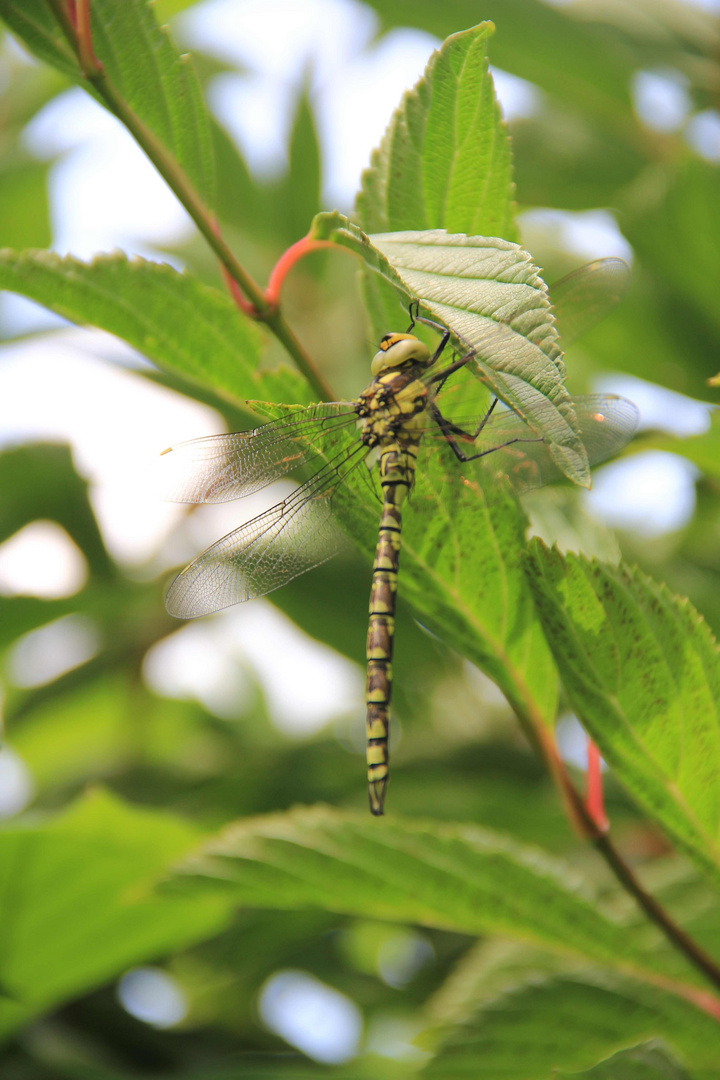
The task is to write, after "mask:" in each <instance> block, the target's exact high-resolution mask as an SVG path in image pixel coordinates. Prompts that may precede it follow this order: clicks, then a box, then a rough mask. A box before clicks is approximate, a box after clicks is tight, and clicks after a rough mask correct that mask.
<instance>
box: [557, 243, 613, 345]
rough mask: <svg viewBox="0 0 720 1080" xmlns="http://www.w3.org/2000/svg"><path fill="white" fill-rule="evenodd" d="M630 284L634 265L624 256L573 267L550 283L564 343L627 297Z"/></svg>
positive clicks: (590, 326)
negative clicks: (574, 268)
mask: <svg viewBox="0 0 720 1080" xmlns="http://www.w3.org/2000/svg"><path fill="white" fill-rule="evenodd" d="M629 284H630V267H629V266H628V265H627V263H626V262H623V260H622V259H596V260H595V261H594V262H591V263H588V264H587V265H586V266H581V267H579V268H578V269H577V270H573V272H572V273H571V274H568V275H567V276H566V277H564V278H561V279H560V281H556V282H555V284H554V285H551V286H550V301H551V303H552V305H553V308H554V309H555V318H556V319H557V325H558V331H559V333H560V343H561V344H562V346H563V348H565V347H566V346H567V345H570V344H571V342H573V341H576V340H577V338H579V337H581V336H582V335H583V334H584V333H586V331H588V330H590V329H591V328H592V327H593V326H596V325H597V323H599V322H600V320H601V319H604V318H605V316H606V315H607V313H608V312H609V311H610V310H611V309H612V308H613V307H614V306H615V304H617V303H618V301H619V300H621V299H622V298H623V296H624V295H625V293H626V292H627V289H628V286H629Z"/></svg>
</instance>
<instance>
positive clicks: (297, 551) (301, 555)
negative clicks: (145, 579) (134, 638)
mask: <svg viewBox="0 0 720 1080" xmlns="http://www.w3.org/2000/svg"><path fill="white" fill-rule="evenodd" d="M366 453H367V448H366V447H365V446H363V445H362V444H361V443H358V444H357V445H356V446H354V447H353V448H351V449H350V450H349V451H343V452H342V454H340V455H338V457H337V460H336V461H330V462H328V463H327V464H326V465H325V466H323V468H322V469H321V470H320V471H319V472H318V473H316V475H315V476H313V477H312V478H311V479H310V480H308V481H307V482H306V483H305V484H303V485H302V486H301V487H298V488H296V489H295V491H294V492H292V494H291V495H289V496H288V497H287V498H286V499H283V501H282V502H279V503H277V504H276V505H275V506H273V507H271V508H270V509H269V510H266V511H265V513H263V514H259V515H258V516H257V517H255V518H253V519H252V520H251V521H248V522H246V524H245V525H241V526H240V528H239V529H235V530H234V531H233V532H231V533H228V535H227V536H224V537H223V538H222V540H218V542H217V543H216V544H213V545H212V547H209V548H208V549H207V551H204V552H203V553H202V555H199V556H198V557H197V559H195V560H194V562H191V563H190V565H189V566H188V567H186V568H185V570H183V571H182V572H181V573H180V574H178V576H177V577H176V578H175V580H174V581H173V583H172V585H171V586H170V589H169V591H168V594H167V599H166V602H165V606H166V608H167V610H168V612H169V613H170V614H171V615H175V616H176V617H177V618H179V619H193V618H196V617H197V616H199V615H209V614H210V613H211V612H213V611H220V610H221V609H222V608H226V607H230V606H231V605H233V604H240V603H242V602H243V601H245V600H252V599H253V598H255V597H258V596H265V595H266V594H267V593H269V592H272V591H273V590H274V589H277V588H279V587H280V586H281V585H285V584H286V583H287V582H288V581H292V579H293V578H295V577H298V576H299V575H300V574H304V573H305V571H306V570H311V569H312V568H313V567H314V566H319V565H320V563H323V562H325V561H326V560H327V559H329V558H331V557H332V556H333V555H335V554H336V553H337V552H338V551H339V550H340V549H341V548H342V547H344V546H345V544H346V540H345V537H344V534H343V533H342V530H341V529H340V527H339V526H338V525H337V524H336V522H335V520H334V518H333V515H332V507H331V500H332V494H333V492H334V491H335V490H336V488H337V486H338V484H340V483H342V482H343V481H344V480H345V479H346V477H347V476H348V474H349V473H350V472H351V471H352V470H353V469H354V468H355V467H356V466H357V465H359V464H361V462H362V461H363V459H364V457H365V455H366Z"/></svg>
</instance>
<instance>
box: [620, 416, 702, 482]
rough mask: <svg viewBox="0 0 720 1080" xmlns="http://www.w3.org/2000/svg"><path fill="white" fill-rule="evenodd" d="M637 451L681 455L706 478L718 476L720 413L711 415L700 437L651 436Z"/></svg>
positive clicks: (643, 440)
mask: <svg viewBox="0 0 720 1080" xmlns="http://www.w3.org/2000/svg"><path fill="white" fill-rule="evenodd" d="M637 449H638V451H644V450H667V451H668V453H670V454H681V455H682V456H683V457H684V458H687V460H688V461H692V463H693V465H697V466H698V468H699V469H702V471H703V472H704V473H707V475H708V476H720V413H718V412H714V413H713V414H712V417H711V420H710V427H709V428H708V430H707V431H703V432H702V434H701V435H689V436H687V437H686V438H684V439H681V438H678V437H677V436H673V435H659V434H658V435H652V434H651V435H648V436H646V437H645V438H643V439H642V440H641V441H640V444H639V445H638V447H637Z"/></svg>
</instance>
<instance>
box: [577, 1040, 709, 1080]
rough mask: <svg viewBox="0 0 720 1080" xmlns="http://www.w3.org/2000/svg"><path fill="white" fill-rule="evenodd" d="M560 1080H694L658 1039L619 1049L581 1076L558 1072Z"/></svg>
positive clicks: (579, 1074)
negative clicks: (584, 1079) (582, 1079)
mask: <svg viewBox="0 0 720 1080" xmlns="http://www.w3.org/2000/svg"><path fill="white" fill-rule="evenodd" d="M557 1075H558V1078H559V1080H563V1078H564V1080H581V1078H582V1077H585V1078H586V1080H691V1077H690V1074H689V1073H688V1072H686V1071H685V1069H683V1068H681V1066H680V1065H678V1063H677V1061H675V1060H674V1058H672V1057H671V1055H670V1054H668V1052H667V1051H666V1050H665V1049H664V1048H663V1046H662V1044H661V1043H659V1042H657V1041H656V1040H654V1039H653V1040H652V1041H651V1042H646V1043H643V1045H642V1046H633V1047H632V1048H631V1049H630V1050H620V1051H619V1052H618V1053H617V1054H613V1056H612V1057H611V1058H607V1059H606V1060H605V1061H601V1062H600V1063H599V1065H596V1066H595V1068H594V1069H588V1070H587V1071H585V1072H582V1073H558V1074H557Z"/></svg>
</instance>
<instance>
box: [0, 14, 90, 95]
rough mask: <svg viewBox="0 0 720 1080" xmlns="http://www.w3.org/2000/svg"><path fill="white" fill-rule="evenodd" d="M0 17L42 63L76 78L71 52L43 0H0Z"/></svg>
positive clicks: (78, 76) (75, 64)
mask: <svg viewBox="0 0 720 1080" xmlns="http://www.w3.org/2000/svg"><path fill="white" fill-rule="evenodd" d="M0 18H2V19H3V20H4V21H5V22H6V23H7V25H8V26H9V28H10V29H11V30H12V32H13V33H14V34H16V35H17V37H19V38H20V40H21V41H22V42H23V43H24V44H25V45H26V46H27V47H28V49H29V50H30V52H32V53H35V55H36V56H37V57H39V58H40V59H41V60H44V61H45V63H46V64H51V65H52V66H53V67H56V68H57V69H58V70H59V71H61V72H62V73H63V75H69V76H70V78H71V79H74V80H76V81H79V80H80V79H81V78H82V74H81V71H80V67H79V65H78V62H77V59H76V57H75V53H74V51H73V49H72V48H71V46H70V44H69V43H68V41H67V38H66V37H65V36H64V34H63V32H62V30H61V29H60V27H59V25H58V23H57V20H56V19H55V16H54V15H53V13H52V10H51V8H50V5H49V4H48V3H47V2H46V0H0Z"/></svg>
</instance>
